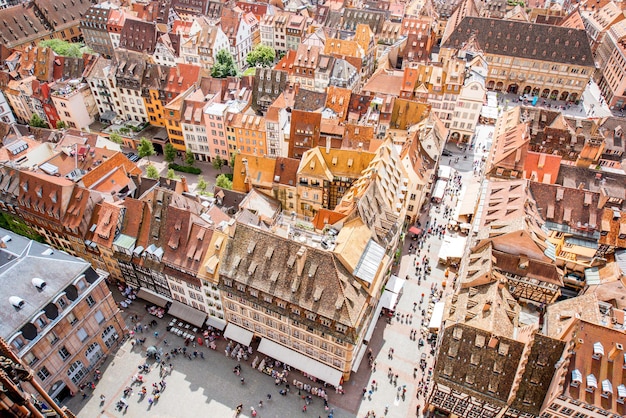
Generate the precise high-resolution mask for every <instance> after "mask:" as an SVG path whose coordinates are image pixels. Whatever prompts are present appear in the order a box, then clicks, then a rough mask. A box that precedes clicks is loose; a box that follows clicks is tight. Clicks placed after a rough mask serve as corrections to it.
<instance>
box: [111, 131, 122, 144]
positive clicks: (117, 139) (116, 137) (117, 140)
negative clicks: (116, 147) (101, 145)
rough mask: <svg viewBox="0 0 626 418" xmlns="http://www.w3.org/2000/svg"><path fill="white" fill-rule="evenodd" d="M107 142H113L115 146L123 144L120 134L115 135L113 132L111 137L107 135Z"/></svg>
mask: <svg viewBox="0 0 626 418" xmlns="http://www.w3.org/2000/svg"><path fill="white" fill-rule="evenodd" d="M109 141H111V142H115V143H116V144H123V143H124V140H123V139H122V136H121V135H120V134H117V133H115V132H113V133H112V134H111V135H109Z"/></svg>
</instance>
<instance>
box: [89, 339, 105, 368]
mask: <svg viewBox="0 0 626 418" xmlns="http://www.w3.org/2000/svg"><path fill="white" fill-rule="evenodd" d="M103 355H104V354H103V353H102V348H100V344H98V343H91V344H89V346H88V347H87V350H86V351H85V357H87V361H89V364H92V365H93V364H95V363H96V362H97V361H98V360H99V359H100V358H101V357H102V356H103Z"/></svg>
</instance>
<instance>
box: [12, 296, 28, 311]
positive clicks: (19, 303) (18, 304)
mask: <svg viewBox="0 0 626 418" xmlns="http://www.w3.org/2000/svg"><path fill="white" fill-rule="evenodd" d="M9 302H11V305H13V307H14V308H15V309H22V308H23V307H24V305H25V304H26V302H24V299H22V298H21V297H19V296H11V297H9Z"/></svg>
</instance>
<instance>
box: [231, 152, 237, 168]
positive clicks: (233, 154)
mask: <svg viewBox="0 0 626 418" xmlns="http://www.w3.org/2000/svg"><path fill="white" fill-rule="evenodd" d="M235 155H237V154H236V153H232V154H230V168H231V169H234V168H235Z"/></svg>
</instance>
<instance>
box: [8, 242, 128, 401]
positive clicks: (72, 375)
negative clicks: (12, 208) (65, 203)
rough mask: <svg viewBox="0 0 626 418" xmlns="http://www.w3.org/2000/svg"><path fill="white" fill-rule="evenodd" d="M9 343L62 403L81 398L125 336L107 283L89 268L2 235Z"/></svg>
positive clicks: (124, 329)
mask: <svg viewBox="0 0 626 418" xmlns="http://www.w3.org/2000/svg"><path fill="white" fill-rule="evenodd" d="M2 235H3V236H4V237H3V238H2V244H0V252H2V253H5V254H6V258H5V260H6V261H5V262H4V263H3V265H2V266H0V285H1V286H2V287H3V289H4V290H3V294H5V295H7V296H8V298H7V303H9V304H10V305H11V306H8V307H7V308H6V309H4V310H3V312H4V313H3V314H2V321H1V322H2V325H1V330H2V337H3V338H4V339H6V340H7V342H8V343H9V344H10V345H11V346H12V348H13V349H14V350H15V351H16V352H17V353H18V355H19V357H20V358H21V359H22V361H23V362H24V363H25V364H27V365H28V366H29V367H30V368H32V369H33V370H34V371H35V373H36V376H37V381H38V382H39V383H40V384H41V386H42V387H44V388H45V390H46V391H47V392H48V394H49V395H50V396H51V397H52V398H55V399H58V400H62V399H64V398H65V397H67V396H70V394H72V393H78V391H79V386H80V385H81V383H83V382H86V381H88V380H91V377H90V375H89V372H90V371H91V370H94V369H95V368H97V367H98V365H99V364H100V362H101V361H102V359H103V358H104V356H106V355H107V354H109V353H110V352H111V350H112V349H113V348H115V347H116V345H117V344H118V340H119V339H120V338H121V336H123V335H124V333H125V331H126V326H125V324H124V320H123V319H122V317H121V315H120V311H119V308H118V307H117V305H116V303H115V301H114V300H113V297H112V295H111V292H110V291H109V289H108V287H107V285H106V282H105V279H106V278H107V276H108V273H106V272H104V271H102V270H98V271H95V270H93V268H92V267H90V266H89V263H87V262H85V261H83V260H81V259H78V258H75V257H72V256H69V255H67V254H65V253H62V252H59V251H56V250H53V249H52V248H50V247H48V246H45V245H42V244H39V243H37V242H34V241H30V240H28V239H26V238H23V237H21V236H17V235H13V234H12V233H10V232H9V231H6V230H2Z"/></svg>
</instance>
